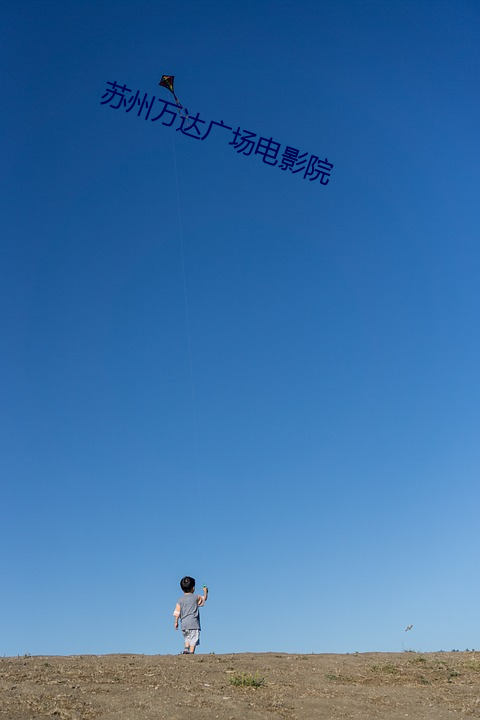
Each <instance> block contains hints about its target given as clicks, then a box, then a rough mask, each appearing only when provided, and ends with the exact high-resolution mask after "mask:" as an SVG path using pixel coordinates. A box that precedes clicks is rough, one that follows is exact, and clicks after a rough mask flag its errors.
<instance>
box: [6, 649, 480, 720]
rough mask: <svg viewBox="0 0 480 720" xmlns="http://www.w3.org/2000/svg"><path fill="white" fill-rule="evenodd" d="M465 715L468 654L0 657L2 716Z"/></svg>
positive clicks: (235, 719) (474, 683) (417, 718)
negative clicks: (248, 681)
mask: <svg viewBox="0 0 480 720" xmlns="http://www.w3.org/2000/svg"><path fill="white" fill-rule="evenodd" d="M242 673H245V674H246V675H247V677H252V676H254V677H256V678H263V680H264V684H262V685H261V686H260V687H243V686H236V685H234V684H233V682H232V680H235V679H236V678H237V676H238V675H240V674H242ZM472 717H477V718H480V653H474V652H458V653H457V652H453V653H427V654H417V653H411V652H405V653H401V654H392V653H368V654H354V655H286V654H276V653H267V654H238V655H194V656H193V655H192V656H180V655H178V656H174V655H158V656H145V655H104V656H84V657H18V658H0V718H1V720H47V719H48V720H51V719H52V718H53V719H54V720H55V719H56V720H96V719H97V718H98V719H99V720H163V719H164V718H165V720H166V719H167V718H168V720H177V719H179V720H186V719H187V718H195V720H206V718H208V719H209V720H211V719H212V718H221V720H240V719H241V720H260V719H261V720H273V719H274V718H293V719H296V718H298V719H303V718H309V720H311V719H312V718H313V719H314V720H317V719H318V720H322V719H323V718H329V719H335V718H355V719H358V720H360V718H361V720H370V719H372V720H374V719H377V718H385V720H387V719H388V720H397V719H399V718H402V720H404V718H411V719H412V720H424V719H426V718H428V719H431V720H444V719H445V720H446V719H447V718H449V719H450V720H452V718H465V719H470V718H472Z"/></svg>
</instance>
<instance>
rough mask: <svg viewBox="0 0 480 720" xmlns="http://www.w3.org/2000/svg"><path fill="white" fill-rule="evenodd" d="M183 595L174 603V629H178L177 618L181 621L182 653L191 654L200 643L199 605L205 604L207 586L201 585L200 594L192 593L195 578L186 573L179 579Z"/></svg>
mask: <svg viewBox="0 0 480 720" xmlns="http://www.w3.org/2000/svg"><path fill="white" fill-rule="evenodd" d="M180 587H181V588H182V590H183V597H181V598H180V600H179V601H178V602H177V604H176V605H175V611H174V613H173V614H174V617H175V630H178V619H179V618H180V622H181V623H182V633H183V638H184V640H185V649H184V651H183V653H182V654H183V655H193V653H194V652H195V648H196V647H197V645H200V629H201V628H200V612H199V610H198V608H199V607H202V605H205V603H206V602H207V597H208V588H207V586H206V585H204V586H203V597H202V595H194V591H195V579H194V578H192V577H188V575H187V576H186V577H184V578H182V580H180Z"/></svg>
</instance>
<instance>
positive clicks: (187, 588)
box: [180, 575, 195, 593]
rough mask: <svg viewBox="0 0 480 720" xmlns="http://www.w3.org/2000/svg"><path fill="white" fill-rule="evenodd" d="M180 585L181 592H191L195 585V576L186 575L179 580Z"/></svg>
mask: <svg viewBox="0 0 480 720" xmlns="http://www.w3.org/2000/svg"><path fill="white" fill-rule="evenodd" d="M180 587H181V588H182V590H183V592H186V593H188V592H192V590H193V588H194V587H195V578H192V577H189V576H188V575H186V576H185V577H184V578H182V579H181V580H180Z"/></svg>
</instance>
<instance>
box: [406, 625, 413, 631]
mask: <svg viewBox="0 0 480 720" xmlns="http://www.w3.org/2000/svg"><path fill="white" fill-rule="evenodd" d="M412 627H413V625H408V626H407V627H406V628H405V632H408V631H409V630H411V629H412Z"/></svg>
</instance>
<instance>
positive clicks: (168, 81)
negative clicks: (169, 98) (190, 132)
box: [158, 75, 188, 121]
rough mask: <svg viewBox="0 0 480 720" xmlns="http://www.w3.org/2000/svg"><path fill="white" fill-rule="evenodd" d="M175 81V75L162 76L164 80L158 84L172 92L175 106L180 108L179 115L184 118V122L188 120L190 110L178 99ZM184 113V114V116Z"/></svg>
mask: <svg viewBox="0 0 480 720" xmlns="http://www.w3.org/2000/svg"><path fill="white" fill-rule="evenodd" d="M174 80H175V76H174V75H162V79H161V80H160V82H159V83H158V84H159V85H160V87H164V88H167V90H170V92H171V93H172V95H173V97H174V98H175V105H176V106H177V108H178V114H179V115H180V117H181V118H182V120H185V121H186V120H188V110H187V108H185V107H183V105H182V103H181V102H180V100H179V99H178V97H177V96H176V95H175V90H174V89H173V81H174ZM182 113H183V114H182Z"/></svg>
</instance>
